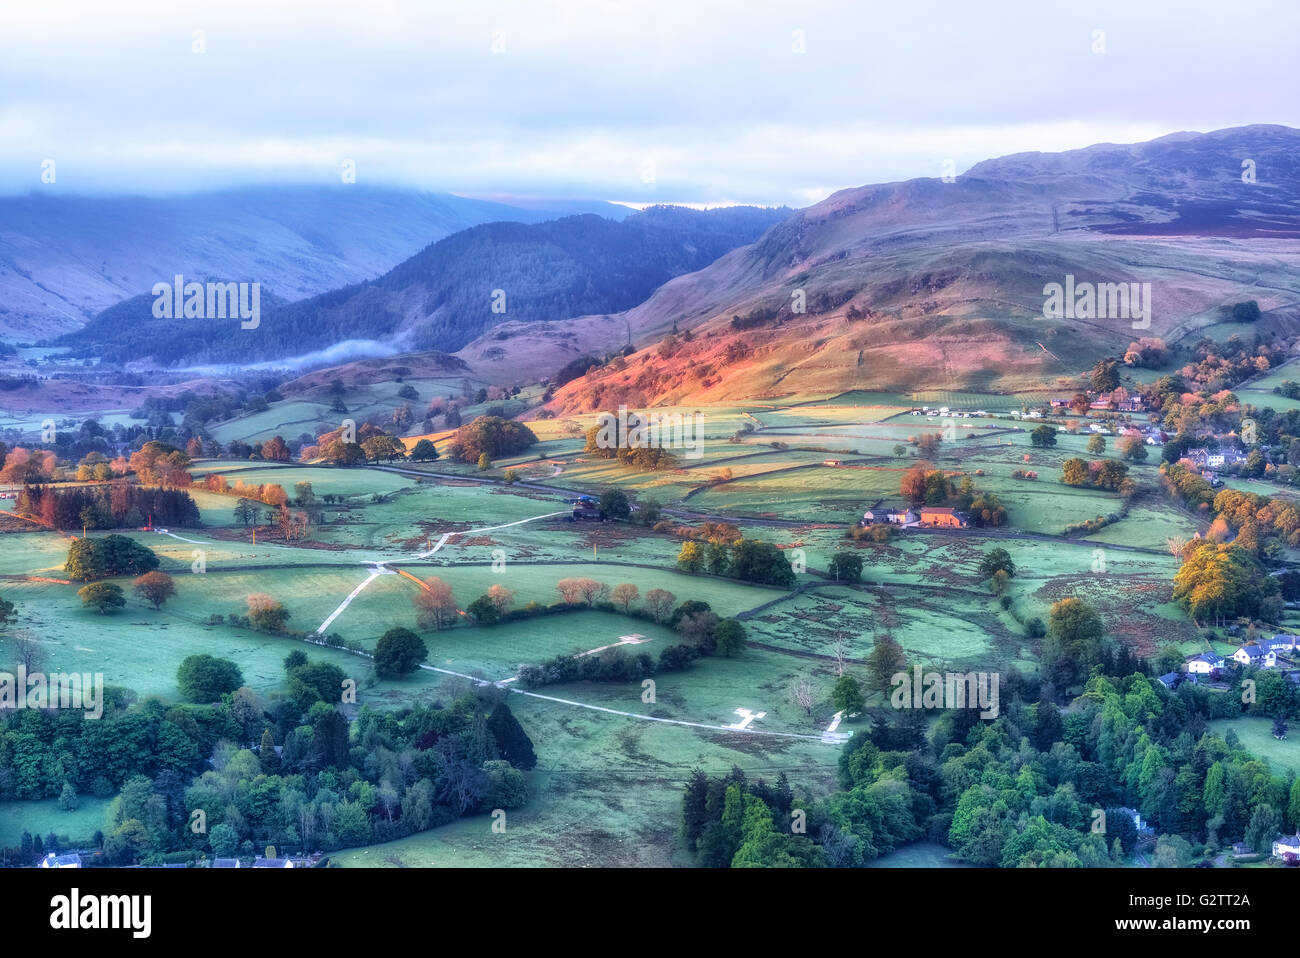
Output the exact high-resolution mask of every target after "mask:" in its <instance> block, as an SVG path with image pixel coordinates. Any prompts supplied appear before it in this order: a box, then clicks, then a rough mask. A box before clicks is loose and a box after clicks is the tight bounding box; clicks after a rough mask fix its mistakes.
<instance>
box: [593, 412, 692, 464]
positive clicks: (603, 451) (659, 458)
mask: <svg viewBox="0 0 1300 958" xmlns="http://www.w3.org/2000/svg"><path fill="white" fill-rule="evenodd" d="M639 419H640V417H638V416H637V414H636V413H629V414H628V431H629V432H630V431H631V430H632V428H633V427H635V426H636V425H637V423H638V421H639ZM612 426H613V432H614V436H613V438H612V441H611V440H609V439H608V437H607V438H606V439H601V438H599V437H600V434H601V431H602V429H601V427H600V426H592V427H591V428H590V429H588V430H587V433H586V436H587V442H586V445H585V446H583V449H582V451H583V454H584V455H587V456H592V457H594V458H596V459H617V460H618V461H619V462H621V463H622V464H623V465H625V466H630V467H632V468H633V469H637V470H639V471H641V472H663V471H666V470H670V469H676V468H677V467H678V466H679V465H680V463H679V462H678V459H677V456H676V455H674V454H673V452H672V451H671V450H670V449H666V448H664V447H663V446H662V445H658V444H656V445H649V444H648V443H647V442H639V443H637V444H636V445H635V446H629V445H628V441H629V440H628V438H627V437H625V436H623V435H622V434H621V433H620V432H619V428H618V423H613V424H612ZM605 431H606V432H608V431H609V430H608V429H606V430H605Z"/></svg>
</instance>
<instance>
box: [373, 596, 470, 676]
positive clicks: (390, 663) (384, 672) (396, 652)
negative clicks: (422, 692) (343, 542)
mask: <svg viewBox="0 0 1300 958" xmlns="http://www.w3.org/2000/svg"><path fill="white" fill-rule="evenodd" d="M489 604H491V603H490V602H489ZM493 608H495V606H493ZM428 657H429V647H428V646H427V645H425V644H424V639H422V638H420V637H419V636H418V635H416V634H415V633H414V632H412V631H411V630H410V629H402V628H396V629H389V630H388V631H387V632H385V633H384V634H383V635H382V636H380V638H379V641H378V642H377V643H376V644H375V674H376V675H378V676H379V677H380V678H383V679H391V678H397V677H399V676H402V675H406V674H408V673H411V672H416V671H418V670H419V668H420V663H421V662H423V661H424V660H425V659H426V658H428Z"/></svg>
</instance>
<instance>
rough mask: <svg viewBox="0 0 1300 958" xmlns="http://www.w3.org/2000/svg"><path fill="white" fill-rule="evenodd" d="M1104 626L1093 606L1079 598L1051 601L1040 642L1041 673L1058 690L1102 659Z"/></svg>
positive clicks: (1083, 674)
mask: <svg viewBox="0 0 1300 958" xmlns="http://www.w3.org/2000/svg"><path fill="white" fill-rule="evenodd" d="M1104 635H1105V627H1104V626H1103V625H1102V621H1101V616H1099V615H1098V614H1097V612H1096V610H1095V609H1093V608H1092V606H1090V605H1088V604H1087V603H1086V602H1084V601H1083V600H1082V599H1078V598H1073V597H1071V598H1068V599H1061V600H1060V601H1058V602H1056V603H1053V605H1052V608H1051V611H1050V613H1049V614H1048V621H1047V637H1046V639H1045V640H1044V642H1043V676H1044V678H1046V679H1047V680H1048V681H1050V682H1051V683H1052V684H1053V685H1055V686H1056V687H1057V688H1058V689H1062V690H1065V689H1068V688H1070V687H1071V686H1073V685H1074V684H1075V683H1076V682H1077V681H1078V680H1079V679H1081V678H1082V677H1084V676H1086V675H1087V674H1088V671H1089V670H1090V669H1091V668H1092V667H1093V666H1094V665H1096V664H1098V663H1099V662H1100V661H1101V651H1102V638H1103V636H1104Z"/></svg>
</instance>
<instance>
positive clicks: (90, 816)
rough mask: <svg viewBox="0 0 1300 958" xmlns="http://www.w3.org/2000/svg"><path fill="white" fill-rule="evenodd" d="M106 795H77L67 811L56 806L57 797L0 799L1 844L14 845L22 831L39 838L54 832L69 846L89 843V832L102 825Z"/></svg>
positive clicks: (109, 800)
mask: <svg viewBox="0 0 1300 958" xmlns="http://www.w3.org/2000/svg"><path fill="white" fill-rule="evenodd" d="M111 801H112V799H109V798H92V797H91V796H89V795H82V796H80V803H79V805H78V807H77V808H76V809H75V810H73V811H69V812H65V811H64V810H63V809H61V808H59V800H58V799H57V798H46V799H42V800H41V801H37V802H33V801H11V802H0V845H3V846H6V847H17V846H18V845H19V843H20V842H21V841H22V835H23V832H30V833H31V834H33V835H40V836H41V837H42V838H44V837H45V836H47V835H49V834H50V832H53V833H54V834H55V835H58V836H59V837H60V838H64V837H66V838H67V839H68V840H69V843H70V846H88V845H90V840H91V836H92V835H94V833H95V832H97V831H101V830H103V828H104V815H105V813H106V812H107V811H108V806H109V803H110V802H111Z"/></svg>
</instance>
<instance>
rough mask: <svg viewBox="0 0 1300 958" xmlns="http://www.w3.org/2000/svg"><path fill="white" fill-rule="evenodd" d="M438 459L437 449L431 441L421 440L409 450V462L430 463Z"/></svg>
mask: <svg viewBox="0 0 1300 958" xmlns="http://www.w3.org/2000/svg"><path fill="white" fill-rule="evenodd" d="M437 458H438V447H437V446H436V445H434V443H433V442H432V440H429V439H421V440H420V441H419V442H417V443H416V444H415V448H414V449H412V450H411V460H412V461H413V462H432V461H434V460H435V459H437Z"/></svg>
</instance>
